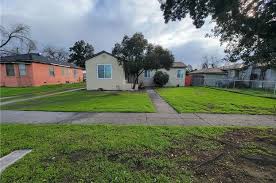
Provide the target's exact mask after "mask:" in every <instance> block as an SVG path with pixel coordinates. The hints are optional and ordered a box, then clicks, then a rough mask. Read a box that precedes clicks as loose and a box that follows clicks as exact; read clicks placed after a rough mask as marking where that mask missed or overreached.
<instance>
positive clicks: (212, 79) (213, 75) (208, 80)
mask: <svg viewBox="0 0 276 183" xmlns="http://www.w3.org/2000/svg"><path fill="white" fill-rule="evenodd" d="M190 74H191V76H192V85H193V86H201V85H207V86H216V85H217V84H218V81H219V80H221V79H225V77H226V73H225V72H224V71H223V70H222V69H219V68H208V69H201V70H196V71H193V72H190Z"/></svg>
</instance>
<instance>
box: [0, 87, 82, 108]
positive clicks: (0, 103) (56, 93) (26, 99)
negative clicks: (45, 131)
mask: <svg viewBox="0 0 276 183" xmlns="http://www.w3.org/2000/svg"><path fill="white" fill-rule="evenodd" d="M83 89H85V88H77V89H72V90H65V91H61V92H55V93H49V94H45V95H39V96H35V97H28V98H20V99H14V100H10V101H7V102H0V106H1V105H7V104H12V103H16V102H23V101H28V100H33V99H39V98H43V97H49V96H52V95H58V94H62V93H67V92H74V91H78V90H83ZM18 97H19V96H18ZM4 98H7V97H4ZM4 98H2V99H4ZM14 98H15V97H14Z"/></svg>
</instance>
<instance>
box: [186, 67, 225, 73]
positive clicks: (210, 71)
mask: <svg viewBox="0 0 276 183" xmlns="http://www.w3.org/2000/svg"><path fill="white" fill-rule="evenodd" d="M190 74H226V73H225V72H224V71H223V70H222V69H219V68H208V69H201V70H196V71H193V72H190Z"/></svg>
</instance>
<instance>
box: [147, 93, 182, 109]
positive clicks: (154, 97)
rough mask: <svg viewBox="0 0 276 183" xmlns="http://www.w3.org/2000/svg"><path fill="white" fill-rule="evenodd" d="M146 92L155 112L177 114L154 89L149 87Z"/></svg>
mask: <svg viewBox="0 0 276 183" xmlns="http://www.w3.org/2000/svg"><path fill="white" fill-rule="evenodd" d="M147 93H148V95H149V97H150V99H151V101H152V103H153V104H154V106H155V109H156V112H157V113H163V114H167V113H168V114H177V112H176V111H175V110H174V109H173V108H172V107H171V106H170V105H169V104H168V103H167V102H165V101H164V100H163V99H162V98H161V97H160V96H159V95H158V93H156V92H155V91H154V90H152V89H149V90H147Z"/></svg>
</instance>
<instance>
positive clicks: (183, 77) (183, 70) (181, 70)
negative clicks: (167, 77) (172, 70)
mask: <svg viewBox="0 0 276 183" xmlns="http://www.w3.org/2000/svg"><path fill="white" fill-rule="evenodd" d="M178 71H180V72H182V74H181V75H182V77H178ZM176 78H177V79H183V78H184V70H182V69H177V71H176Z"/></svg>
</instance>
